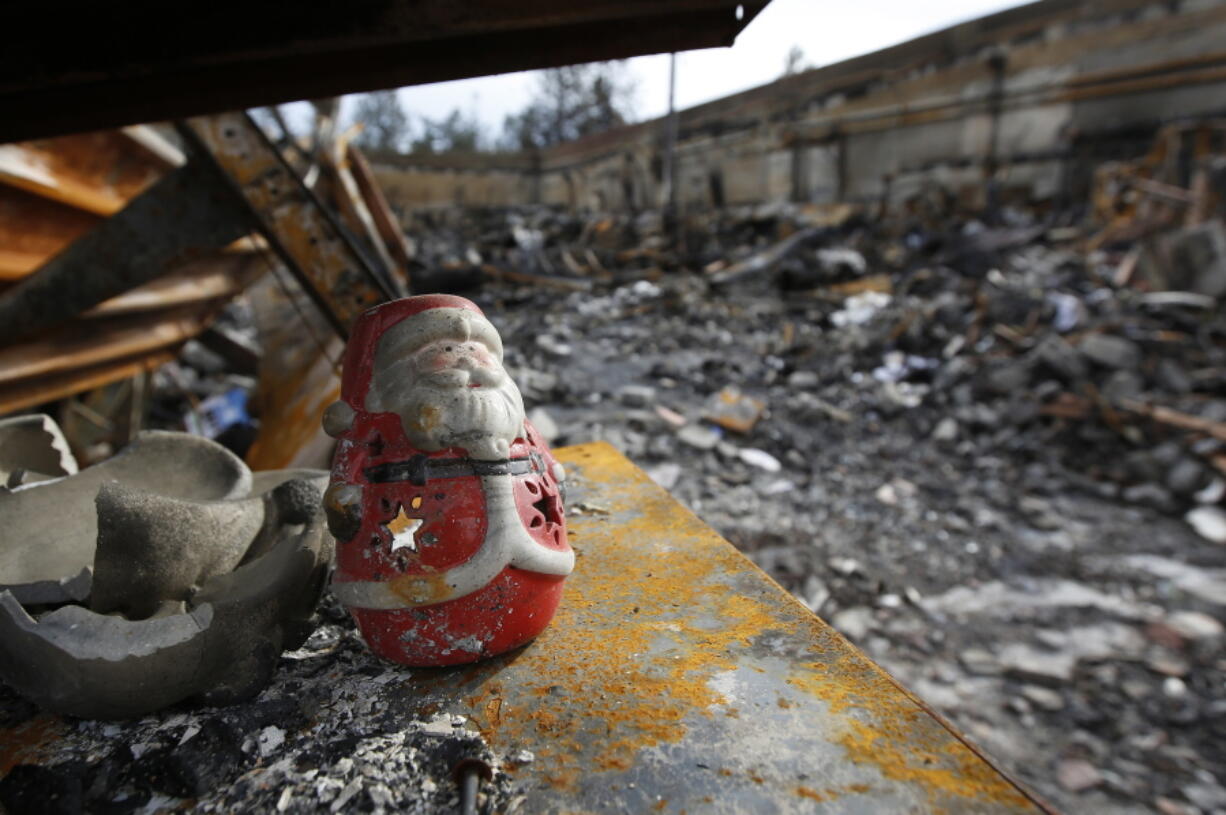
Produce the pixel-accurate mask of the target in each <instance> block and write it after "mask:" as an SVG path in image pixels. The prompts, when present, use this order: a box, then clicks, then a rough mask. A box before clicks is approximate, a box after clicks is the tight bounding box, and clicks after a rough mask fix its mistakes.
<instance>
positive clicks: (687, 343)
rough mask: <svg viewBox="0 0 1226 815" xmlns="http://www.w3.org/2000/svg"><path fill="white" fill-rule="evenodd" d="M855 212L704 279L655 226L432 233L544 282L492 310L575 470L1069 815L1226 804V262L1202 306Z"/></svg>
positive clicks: (454, 259) (769, 241)
mask: <svg viewBox="0 0 1226 815" xmlns="http://www.w3.org/2000/svg"><path fill="white" fill-rule="evenodd" d="M835 214H836V215H839V216H840V217H841V218H842V221H841V222H840V223H837V224H833V225H824V226H816V227H815V226H813V225H812V223H811V222H812V221H813V220H815V219H816V218H819V217H826V216H828V215H829V212H814V211H808V212H806V211H805V210H804V209H803V208H774V209H769V208H758V209H756V210H751V211H747V212H742V213H735V214H734V213H726V214H725V215H724V216H723V217H722V218H713V219H709V220H703V219H691V220H690V221H688V222H687V221H683V222H680V223H678V224H677V225H676V226H675V228H676V229H677V230H678V231H679V232H680V233H681V234H682V240H683V246H686V247H687V249H688V254H686V253H673V252H669V251H667V250H665V249H664V248H663V247H664V246H665V245H666V241H664V240H663V239H662V238H661V235H662V234H663V232H664V230H665V229H666V228H667V227H666V226H665V225H664V221H663V219H660V218H658V217H656V216H654V215H642V216H639V217H638V218H637V219H629V218H623V219H621V220H620V221H616V220H613V219H608V220H607V221H599V220H597V221H589V222H586V223H583V222H580V221H579V220H578V219H575V218H573V217H572V216H568V215H564V214H560V213H556V212H553V211H549V210H537V211H528V212H524V211H519V212H514V213H511V214H509V215H507V214H505V213H495V212H487V213H478V215H476V216H474V217H473V218H471V219H470V220H468V221H464V222H462V224H463V225H462V226H456V227H455V228H452V229H450V230H447V229H438V226H439V220H436V219H441V218H445V217H446V218H455V217H458V216H457V215H456V214H454V213H447V214H446V215H440V214H437V213H436V214H432V215H430V216H427V217H429V218H430V219H431V220H432V223H433V227H434V228H433V230H432V237H431V238H430V240H432V241H434V242H435V243H436V244H439V245H441V243H442V242H443V241H445V240H447V239H450V240H451V241H452V246H451V247H445V246H444V247H442V248H441V249H435V250H434V254H433V258H434V259H435V262H436V263H437V264H438V267H439V268H444V267H448V265H450V266H451V267H452V268H460V267H464V266H465V264H467V266H468V267H480V266H481V265H485V266H486V267H493V268H495V269H497V268H499V267H501V266H506V267H508V268H515V269H518V270H521V271H523V272H524V274H525V277H524V278H523V279H522V282H519V283H515V282H513V281H511V280H509V279H508V278H507V276H505V275H500V274H498V273H496V272H495V273H492V274H488V275H486V277H488V278H492V280H491V281H490V282H488V283H487V284H486V285H485V286H484V289H483V290H482V291H481V293H480V295H479V296H478V297H477V299H478V300H479V301H480V302H481V304H482V306H483V308H484V309H485V310H486V311H487V313H489V314H491V315H493V316H492V319H493V320H494V321H495V323H496V324H497V325H498V327H499V330H500V331H501V332H502V333H503V335H504V337H506V338H507V349H508V351H507V354H508V359H507V361H508V366H509V367H510V368H511V370H512V372H513V375H514V376H515V378H516V380H517V381H519V382H520V383H521V385H522V387H523V390H524V393H525V398H526V400H527V403H528V405H529V407H530V408H531V411H530V416H531V418H532V420H533V421H534V423H535V424H536V426H537V427H538V428H540V429H541V432H542V433H545V434H549V435H552V437H553V438H552V443H554V444H560V445H564V444H572V443H578V442H584V441H588V440H593V439H604V440H608V441H610V442H612V443H613V444H615V445H616V446H618V447H619V448H620V449H622V450H624V451H626V453H627V454H628V455H629V456H630V457H631V458H632V459H633V460H634V461H635V462H636V463H638V464H639V465H640V466H642V467H643V468H645V469H646V470H647V472H648V473H649V474H651V475H652V477H653V478H655V479H656V480H657V481H658V482H659V483H661V484H662V485H663V486H665V487H666V488H668V489H669V490H671V491H672V492H673V494H674V495H676V496H677V497H678V498H680V499H681V500H682V501H683V502H684V503H685V504H686V505H687V506H689V507H690V508H691V509H693V510H694V511H695V512H696V513H698V514H699V515H700V516H701V517H702V518H703V519H704V520H705V521H707V522H708V523H710V524H711V525H712V526H714V527H715V528H716V529H717V530H718V531H720V532H721V534H723V535H724V536H725V537H727V538H728V539H729V540H731V541H733V542H734V543H735V544H736V545H737V546H738V547H740V548H741V549H742V550H743V551H745V552H746V553H748V554H749V555H750V557H752V558H753V559H754V560H755V561H756V562H757V563H758V564H759V565H760V566H761V567H762V568H763V569H765V570H766V571H767V572H768V573H769V574H770V575H771V576H772V577H774V578H775V579H776V580H778V581H779V582H780V583H781V584H782V585H783V586H784V587H786V588H787V589H789V590H790V591H792V592H793V593H794V594H795V595H796V596H797V597H798V598H799V599H801V600H802V602H804V603H805V604H806V605H808V606H809V607H810V608H812V609H813V610H814V611H816V612H818V613H819V614H820V615H822V616H823V617H825V618H826V619H828V620H829V621H831V623H832V624H833V625H834V626H835V627H836V628H838V629H839V630H840V631H841V632H843V633H844V634H845V635H846V636H848V637H849V638H850V639H852V640H853V641H854V642H856V643H857V644H858V645H860V646H861V647H863V648H864V649H865V650H866V651H867V652H868V653H869V654H870V655H871V656H872V657H874V658H875V659H877V660H878V661H879V662H881V664H882V665H883V666H884V667H886V668H887V670H889V671H891V672H892V673H893V674H894V675H895V676H896V677H897V678H899V679H900V681H902V682H903V683H904V684H905V685H907V686H908V687H910V688H911V689H913V690H914V691H915V692H916V693H917V694H918V695H919V696H920V697H921V698H923V699H925V700H926V701H928V702H929V703H930V704H932V705H933V706H934V707H936V708H937V709H938V710H940V711H941V712H942V713H944V714H945V715H946V716H948V717H950V719H951V720H952V721H953V722H954V723H955V725H956V726H958V727H959V728H960V729H962V730H963V731H964V732H966V733H967V734H968V735H969V736H970V737H971V738H972V739H973V740H975V741H977V742H979V743H980V744H982V745H983V746H984V747H985V748H986V749H987V751H988V752H989V753H990V754H992V755H994V756H996V757H998V758H999V759H1000V760H1001V761H1003V762H1004V763H1005V765H1006V766H1007V767H1008V768H1009V769H1010V770H1012V771H1013V772H1015V773H1016V774H1017V775H1018V776H1019V777H1020V778H1022V779H1024V780H1025V781H1027V782H1028V783H1030V784H1032V785H1033V786H1034V787H1035V788H1036V789H1037V790H1039V791H1040V793H1041V794H1043V795H1045V796H1046V797H1048V798H1049V799H1050V800H1052V801H1053V802H1055V803H1056V804H1057V805H1060V806H1062V807H1065V808H1067V810H1068V811H1089V810H1095V811H1097V810H1100V809H1102V810H1107V809H1110V810H1112V811H1160V812H1179V813H1183V812H1215V811H1219V810H1221V809H1222V808H1223V807H1226V779H1224V778H1223V777H1222V776H1221V774H1220V772H1221V767H1222V766H1226V753H1223V748H1222V745H1223V744H1226V739H1224V736H1226V695H1224V693H1223V685H1222V676H1223V671H1224V670H1226V649H1224V648H1223V625H1222V615H1223V603H1224V602H1226V549H1223V548H1222V543H1223V542H1224V537H1226V528H1224V526H1223V522H1224V521H1226V514H1224V513H1223V510H1222V506H1221V500H1222V497H1223V493H1224V491H1226V480H1224V479H1226V466H1224V465H1226V457H1224V453H1226V424H1224V421H1226V400H1224V399H1223V398H1222V394H1223V393H1226V388H1224V387H1223V385H1224V384H1226V383H1224V381H1223V380H1224V378H1226V344H1224V343H1223V339H1222V337H1223V333H1222V332H1223V328H1224V325H1223V323H1222V317H1221V314H1222V312H1221V309H1220V305H1219V303H1218V301H1217V300H1216V299H1215V296H1216V294H1215V292H1216V291H1217V287H1218V286H1219V285H1220V284H1221V280H1219V279H1218V277H1220V275H1221V274H1222V268H1223V267H1222V266H1221V261H1222V260H1223V258H1221V257H1210V258H1208V259H1207V260H1206V261H1205V266H1204V270H1203V272H1202V275H1201V277H1200V278H1199V279H1200V281H1201V285H1200V288H1201V290H1200V291H1186V292H1185V291H1177V292H1173V291H1165V290H1161V289H1155V288H1151V286H1150V285H1147V284H1146V283H1145V281H1136V280H1133V281H1129V280H1123V279H1121V272H1120V266H1121V263H1122V262H1124V260H1125V259H1126V258H1127V257H1129V255H1130V252H1131V249H1132V247H1131V246H1130V245H1128V244H1119V245H1114V246H1112V245H1108V246H1104V247H1101V248H1096V249H1087V248H1086V243H1087V239H1089V238H1091V237H1092V236H1093V232H1092V230H1091V229H1090V227H1088V226H1087V227H1082V226H1080V225H1079V224H1078V223H1077V222H1076V221H1070V222H1058V221H1053V222H1051V223H1047V224H1045V223H1041V222H1037V221H1036V220H1034V219H1031V218H1027V217H1026V216H1025V215H1024V214H1022V213H1019V212H1015V213H1011V215H1010V219H1011V220H1012V222H1013V223H1012V225H1009V226H987V225H985V224H983V223H981V222H980V221H977V220H973V219H967V220H965V221H964V222H962V223H960V224H958V225H957V226H956V227H955V228H947V229H946V231H944V232H941V233H937V232H931V231H926V230H924V229H923V228H921V227H919V226H916V225H913V224H911V225H908V224H904V225H901V226H899V227H897V228H896V229H893V230H891V228H890V224H891V222H890V221H886V220H883V221H878V222H874V223H870V222H869V221H868V220H867V219H863V218H857V217H856V216H855V215H854V214H850V213H835ZM499 224H502V226H501V228H500V227H499ZM593 224H594V225H593ZM1204 228H1205V229H1217V230H1219V231H1220V229H1221V227H1220V224H1210V225H1207V226H1206V227H1204ZM609 233H613V234H617V235H620V236H621V239H620V242H619V241H617V240H612V239H610V240H609V241H608V242H606V243H604V244H602V240H604V239H602V238H599V237H598V236H599V235H603V234H609ZM440 234H441V235H442V236H443V237H442V238H440V237H439V236H440ZM780 236H783V237H780ZM795 236H800V239H799V240H794V239H792V238H794V237H795ZM789 240H790V241H791V243H790V246H788V247H787V248H786V249H785V251H782V252H776V253H775V255H774V257H771V256H770V255H771V253H772V250H773V249H775V248H777V247H778V246H779V244H780V243H787V242H788V241H789ZM653 246H658V247H661V248H660V249H659V250H654V249H643V248H641V247H653ZM627 247H630V248H627ZM422 248H423V249H424V250H426V251H427V252H429V251H430V244H429V243H425V242H423V244H422ZM738 254H740V255H742V256H743V257H741V258H738V257H737V255H738ZM763 255H767V259H766V260H765V261H764V262H758V263H756V264H755V262H754V258H755V257H759V258H760V257H762V256H763ZM568 258H569V259H570V260H568ZM579 258H584V259H585V260H578V259H579ZM571 261H575V262H574V263H572V262H571ZM681 267H688V268H699V269H700V268H704V267H705V270H706V271H704V272H696V273H687V272H681V271H677V270H678V269H680V268H681ZM1215 268H1216V269H1217V270H1218V271H1217V272H1216V273H1215V272H1213V269H1215ZM598 269H599V270H603V271H597V270H598ZM729 269H733V271H734V272H735V274H733V275H727V274H724V273H726V272H727V271H728V270H729ZM613 270H616V271H613ZM1214 274H1216V275H1218V277H1214V276H1213V275H1214ZM536 276H539V279H535V277H536ZM470 277H472V278H476V277H477V275H476V273H475V271H474V273H473V275H471V276H470ZM460 279H463V278H460ZM454 280H455V278H453V281H454ZM574 511H582V507H578V508H576V509H575V510H574ZM1036 757H1039V758H1038V760H1036Z"/></svg>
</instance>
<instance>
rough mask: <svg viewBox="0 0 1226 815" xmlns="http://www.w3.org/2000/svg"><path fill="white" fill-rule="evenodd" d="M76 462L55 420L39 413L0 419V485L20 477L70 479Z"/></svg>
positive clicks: (75, 468)
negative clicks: (22, 474) (29, 474)
mask: <svg viewBox="0 0 1226 815" xmlns="http://www.w3.org/2000/svg"><path fill="white" fill-rule="evenodd" d="M76 471H77V460H76V458H74V457H73V455H72V451H71V450H70V449H69V448H68V440H67V439H65V438H64V434H63V433H62V432H61V431H60V426H59V425H58V424H56V423H55V420H54V419H52V418H51V417H50V416H47V415H46V414H43V413H34V414H30V415H27V416H12V417H10V418H8V419H0V485H4V484H10V485H11V486H16V485H15V484H12V479H13V478H14V477H18V478H20V474H21V473H23V472H24V473H38V474H39V475H41V476H44V477H51V478H58V477H60V476H65V475H73V474H74V473H76Z"/></svg>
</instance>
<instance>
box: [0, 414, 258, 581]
mask: <svg viewBox="0 0 1226 815" xmlns="http://www.w3.org/2000/svg"><path fill="white" fill-rule="evenodd" d="M48 421H50V420H48ZM57 432H58V428H57ZM108 482H116V483H118V484H122V485H124V486H125V487H128V488H132V489H141V490H147V491H150V492H155V493H157V494H159V495H162V496H165V497H167V498H180V499H184V500H190V501H230V500H235V499H239V498H244V497H246V496H247V495H248V494H249V493H250V491H251V471H250V470H248V469H247V465H245V464H243V462H242V461H241V460H239V459H238V457H236V456H235V455H234V454H233V453H231V452H230V451H229V450H227V449H225V448H224V447H222V446H221V445H219V444H216V443H214V442H211V441H209V440H208V439H203V438H198V437H196V436H188V435H186V434H184V433H168V432H165V431H160V430H150V431H146V432H144V433H141V434H140V435H139V436H137V438H136V440H135V441H133V442H132V443H131V444H129V445H128V446H127V447H125V448H124V449H123V450H121V451H120V452H119V453H118V454H117V455H115V456H113V457H111V458H109V459H107V460H106V461H104V462H102V463H101V464H97V465H95V466H93V467H90V468H88V469H86V470H82V471H81V472H79V473H76V474H74V475H68V476H67V477H64V478H59V479H56V480H52V481H43V482H39V483H33V484H27V485H25V486H21V487H17V488H16V489H13V490H0V521H2V522H3V524H4V529H5V537H4V542H3V545H0V589H8V590H9V591H11V592H12V593H13V595H14V597H15V598H16V599H17V600H18V602H21V603H26V604H29V603H38V604H54V603H63V602H67V601H72V600H75V601H82V600H84V599H85V598H86V596H87V595H88V594H89V586H90V574H91V572H92V569H93V564H94V554H95V548H96V545H97V540H98V516H97V514H96V513H95V511H94V506H93V504H94V498H95V496H97V494H98V490H99V488H100V487H101V486H102V485H103V484H105V483H108Z"/></svg>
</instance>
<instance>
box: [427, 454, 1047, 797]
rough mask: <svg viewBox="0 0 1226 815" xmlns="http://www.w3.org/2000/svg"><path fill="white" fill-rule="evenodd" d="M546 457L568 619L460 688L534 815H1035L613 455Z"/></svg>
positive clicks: (1001, 780)
mask: <svg viewBox="0 0 1226 815" xmlns="http://www.w3.org/2000/svg"><path fill="white" fill-rule="evenodd" d="M557 455H558V458H559V459H560V460H561V461H562V462H563V463H564V464H565V465H566V467H567V469H568V471H569V472H570V481H571V493H570V495H569V496H568V501H567V503H568V507H569V509H570V514H568V524H569V528H570V537H571V543H572V545H573V546H574V548H575V550H576V552H577V555H578V563H577V566H576V568H575V573H574V575H573V576H572V577H571V578H570V579H569V580H568V583H567V591H566V595H565V597H564V599H563V602H562V607H561V608H560V610H559V612H558V616H557V618H556V619H555V621H554V623H553V625H552V626H551V627H550V628H549V629H548V630H547V631H546V632H545V633H544V634H543V635H542V636H541V637H539V638H538V639H537V640H536V642H534V643H533V644H532V645H530V646H528V647H527V648H526V649H524V650H523V651H521V652H519V653H516V654H514V655H512V656H510V657H508V658H503V659H498V660H493V661H491V662H487V663H483V664H482V665H479V666H477V667H476V668H474V669H471V672H470V673H469V675H468V676H467V677H465V679H466V680H467V681H466V682H465V683H464V688H462V689H459V690H456V691H454V693H456V694H457V695H458V696H459V700H460V701H461V702H462V704H463V706H464V707H465V708H466V709H467V712H468V713H469V715H471V716H472V717H473V718H474V720H475V721H476V723H477V725H478V727H479V728H480V730H481V732H482V733H483V734H484V735H485V736H486V738H488V739H489V740H490V742H491V743H492V744H493V745H494V747H495V749H496V750H497V749H504V750H506V749H513V748H515V747H517V746H519V747H527V748H528V749H531V750H533V751H534V752H535V753H536V755H537V760H536V761H535V762H533V763H532V764H531V765H528V767H527V768H525V769H524V770H521V771H520V772H521V774H523V775H524V776H526V777H524V778H523V779H522V780H523V782H524V784H525V788H526V789H528V790H531V791H530V792H527V795H528V804H529V808H530V809H531V810H532V811H558V812H570V811H632V812H638V811H647V810H648V809H652V810H655V811H667V812H681V811H728V812H738V811H772V810H773V811H784V812H787V811H796V812H813V811H823V812H847V813H852V812H866V813H868V812H872V813H881V812H975V813H982V812H1033V811H1041V807H1040V806H1039V805H1038V804H1037V803H1036V802H1035V801H1034V800H1033V799H1032V798H1031V797H1029V796H1028V795H1027V794H1026V793H1025V792H1023V791H1022V790H1021V789H1020V788H1019V787H1018V786H1017V785H1016V784H1015V783H1013V782H1012V781H1010V780H1009V779H1008V778H1006V777H1005V776H1004V775H1002V774H1001V773H1000V772H999V771H998V770H997V769H995V768H994V767H993V766H991V765H990V764H989V763H988V762H987V761H986V760H985V759H984V758H983V757H982V756H981V755H980V754H978V753H977V752H976V751H975V750H974V749H972V748H971V747H970V746H969V745H968V744H967V743H966V741H965V740H964V739H963V738H962V737H960V736H959V735H958V734H957V733H955V732H954V731H953V730H952V729H951V728H950V727H949V726H948V725H947V724H945V723H944V722H942V721H941V720H940V719H939V718H937V717H936V716H935V715H934V714H933V713H932V712H931V711H929V710H928V709H926V708H925V707H924V706H923V705H922V704H921V703H919V702H918V701H917V700H916V699H915V698H913V697H912V696H911V695H910V694H908V693H907V692H906V691H905V690H904V689H903V688H902V687H900V686H899V685H898V684H897V683H896V682H894V681H893V680H892V679H891V678H890V677H889V676H888V675H887V674H886V673H885V672H884V671H883V670H881V669H880V668H879V667H878V666H877V665H875V664H874V663H873V662H871V661H870V660H869V659H868V658H867V657H865V656H864V655H863V654H862V653H860V652H859V651H858V650H857V649H856V648H854V647H853V646H852V645H850V644H849V643H848V642H847V641H846V640H844V639H843V638H842V637H841V636H839V634H837V633H836V632H835V631H834V630H833V629H831V628H830V627H829V626H828V625H827V624H826V623H824V622H823V621H821V620H820V619H818V618H817V617H816V616H815V615H814V614H813V613H812V612H810V611H809V610H808V609H806V608H805V607H804V606H802V605H800V603H798V602H797V601H796V600H795V599H793V598H792V597H791V596H790V595H789V594H788V593H787V592H785V591H784V590H783V589H781V588H780V587H779V586H778V585H777V584H775V583H774V582H773V581H772V580H770V578H769V577H767V576H766V575H765V574H764V573H763V572H761V571H760V570H759V569H757V567H755V566H754V565H753V564H752V563H750V562H749V561H748V559H746V558H745V557H744V556H743V555H741V554H740V553H739V552H737V551H736V550H735V549H734V548H733V547H732V546H731V544H729V543H728V542H727V541H725V540H723V539H722V538H721V537H720V536H719V535H718V534H716V533H715V532H714V531H713V530H712V529H710V528H709V527H707V526H706V525H705V524H703V523H702V522H701V521H700V520H699V519H698V518H696V517H695V516H694V515H693V514H692V513H690V512H689V511H688V510H686V509H685V508H684V507H682V506H681V505H680V504H678V503H677V502H676V501H675V500H674V499H673V498H672V497H671V496H670V495H669V494H668V493H667V492H665V491H664V490H663V489H661V488H660V487H659V486H657V485H656V484H655V483H654V482H652V481H651V480H650V479H649V478H648V477H647V476H646V475H645V474H644V473H643V472H642V471H640V470H639V469H638V468H636V467H635V466H634V465H632V464H631V463H630V462H629V461H628V460H627V459H626V458H625V457H623V456H622V455H621V454H620V453H618V452H617V451H616V450H615V449H614V448H612V447H610V446H609V445H607V444H603V443H596V444H588V445H582V446H578V447H569V448H564V449H561V450H559V451H557ZM434 681H438V682H442V683H444V684H447V685H451V684H453V683H454V681H455V677H454V676H446V677H437V678H436V679H435V680H434ZM428 684H431V683H428Z"/></svg>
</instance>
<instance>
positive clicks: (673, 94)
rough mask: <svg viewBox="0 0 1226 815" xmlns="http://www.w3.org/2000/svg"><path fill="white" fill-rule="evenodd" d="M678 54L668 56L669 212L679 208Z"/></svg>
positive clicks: (666, 148) (666, 176) (666, 180)
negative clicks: (677, 177) (677, 154)
mask: <svg viewBox="0 0 1226 815" xmlns="http://www.w3.org/2000/svg"><path fill="white" fill-rule="evenodd" d="M676 100H677V54H676V52H674V53H671V54H669V55H668V126H667V129H666V130H665V137H664V190H665V198H664V205H665V208H666V209H668V211H669V212H672V211H673V210H675V209H676V206H677V184H676V176H677V157H676V152H677V106H676Z"/></svg>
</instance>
